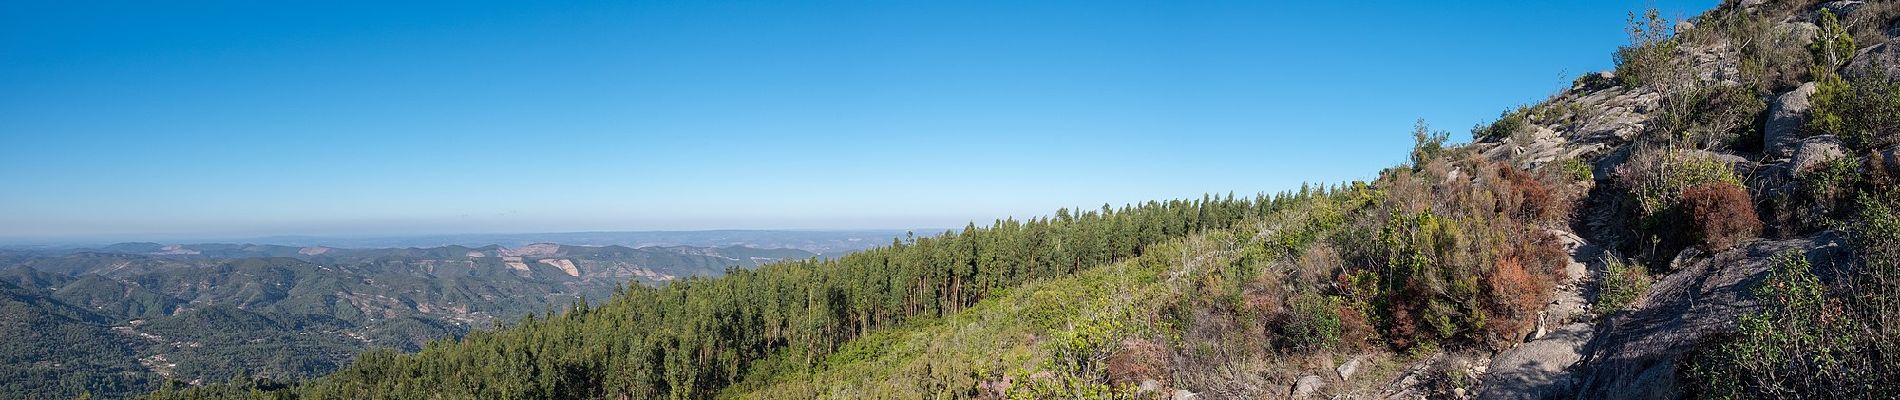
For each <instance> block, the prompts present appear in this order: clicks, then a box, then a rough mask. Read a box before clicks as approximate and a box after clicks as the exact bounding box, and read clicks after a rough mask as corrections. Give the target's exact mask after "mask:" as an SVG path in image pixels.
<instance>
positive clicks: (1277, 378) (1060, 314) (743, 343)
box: [150, 1, 1900, 399]
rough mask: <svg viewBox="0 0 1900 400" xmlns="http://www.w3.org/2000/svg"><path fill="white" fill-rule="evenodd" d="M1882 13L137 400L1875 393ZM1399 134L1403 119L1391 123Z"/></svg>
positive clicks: (1887, 133) (1888, 209)
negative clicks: (1464, 125)
mask: <svg viewBox="0 0 1900 400" xmlns="http://www.w3.org/2000/svg"><path fill="white" fill-rule="evenodd" d="M1896 20H1900V2H1891V1H1882V2H1859V1H1835V2H1826V3H1819V2H1811V1H1794V2H1763V1H1731V2H1727V3H1725V4H1722V5H1721V6H1719V7H1717V8H1716V9H1714V10H1711V11H1709V12H1707V13H1705V14H1703V15H1700V16H1697V17H1695V18H1692V19H1689V20H1687V21H1672V20H1669V19H1666V18H1663V16H1661V15H1659V14H1658V13H1655V12H1649V13H1632V14H1631V18H1630V21H1629V22H1630V25H1629V26H1630V36H1631V42H1630V44H1629V45H1627V46H1625V47H1623V48H1620V49H1618V50H1617V51H1616V53H1615V54H1614V58H1615V60H1616V62H1617V68H1616V70H1615V71H1614V72H1603V73H1592V74H1586V75H1584V76H1582V77H1580V78H1578V79H1577V80H1576V81H1575V82H1573V84H1572V85H1571V86H1570V87H1569V88H1566V89H1565V90H1562V91H1561V92H1559V93H1556V94H1554V95H1552V96H1551V97H1550V98H1548V99H1546V100H1544V101H1542V102H1538V103H1536V104H1530V105H1525V106H1521V107H1515V108H1511V109H1509V110H1507V111H1506V112H1504V113H1503V114H1502V115H1501V116H1500V118H1499V119H1498V120H1497V121H1496V122H1495V123H1492V124H1487V125H1483V126H1480V127H1477V128H1475V129H1473V131H1472V142H1471V143H1467V144H1456V145H1454V144H1451V143H1449V140H1450V134H1449V133H1447V132H1443V131H1436V130H1433V129H1431V128H1429V127H1428V126H1426V125H1425V124H1424V123H1423V122H1421V123H1419V125H1418V127H1417V129H1416V130H1415V131H1414V132H1411V137H1412V139H1413V142H1414V150H1413V151H1412V153H1411V154H1410V157H1409V160H1408V162H1406V163H1404V164H1402V165H1399V166H1396V167H1393V168H1390V169H1387V170H1384V171H1381V172H1380V173H1379V174H1378V175H1377V178H1375V179H1372V180H1369V181H1363V182H1351V183H1345V184H1340V185H1324V186H1321V187H1309V188H1305V189H1302V190H1299V191H1295V192H1289V193H1283V194H1279V195H1273V196H1252V197H1238V198H1236V197H1234V196H1231V195H1228V196H1219V197H1216V196H1207V197H1204V198H1202V199H1198V200H1174V201H1167V202H1149V203H1144V204H1138V205H1127V206H1122V207H1112V206H1107V205H1105V206H1103V207H1102V208H1101V209H1100V210H1089V211H1075V210H1059V211H1057V212H1056V214H1055V215H1054V216H1049V217H1036V218H1030V219H1027V220H1021V221H1019V220H1014V219H1004V220H998V221H995V222H993V223H991V224H989V225H987V226H976V225H974V224H972V225H971V226H969V227H966V228H965V229H962V230H958V231H954V232H946V233H943V234H939V235H935V236H925V237H917V238H909V239H906V240H899V241H897V242H894V243H892V244H891V245H890V246H888V247H883V248H878V249H874V250H870V251H865V252H861V253H856V254H853V255H850V256H846V257H842V258H838V259H835V260H823V261H821V260H804V261H789V262H780V263H774V264H770V265H765V266H763V267H760V268H758V269H755V270H747V271H733V272H732V273H730V274H727V275H725V276H722V277H716V278H711V277H708V278H699V277H695V278H686V279H679V280H675V281H672V282H670V283H668V284H665V285H660V286H657V287H644V286H632V287H628V288H626V289H624V290H621V291H619V292H618V293H616V294H615V295H614V296H613V297H611V298H609V299H607V300H605V301H604V302H600V303H598V304H585V303H574V304H572V305H571V306H569V307H565V308H563V309H562V310H559V311H558V312H552V313H547V314H542V315H539V316H537V317H532V318H525V319H522V320H520V321H518V322H513V323H510V324H507V325H506V326H505V327H502V328H498V329H494V330H481V331H475V332H470V333H469V334H468V335H466V336H465V337H463V338H461V339H459V340H441V341H435V342H431V343H430V344H429V345H427V346H426V347H425V348H423V349H422V350H421V351H420V352H417V353H414V354H399V353H396V352H391V351H379V352H371V353H367V354H365V355H363V356H361V357H359V358H358V359H357V360H356V361H355V362H353V363H351V364H350V365H349V366H347V367H344V368H342V369H341V370H339V371H338V372H336V373H334V374H331V375H328V376H325V377H322V378H317V379H311V380H303V381H296V382H276V381H271V382H234V383H230V384H222V385H209V386H200V387H190V388H171V389H167V390H163V391H160V392H157V393H154V394H152V395H150V397H151V398H157V399H169V398H224V397H254V398H313V399H335V398H391V399H406V398H674V399H692V398H722V397H725V398H767V399H778V398H1174V399H1182V398H1196V397H1197V396H1198V397H1202V398H1319V397H1348V398H1363V397H1379V398H1391V397H1398V398H1416V397H1431V398H1474V397H1475V398H1497V399H1520V398H1522V399H1538V398H1570V397H1582V398H1683V397H1688V398H1893V397H1895V396H1900V383H1896V382H1900V368H1896V367H1895V365H1900V360H1895V359H1894V358H1893V357H1894V355H1895V354H1900V349H1896V348H1895V346H1896V345H1897V344H1900V307H1896V305H1897V304H1900V286H1896V283H1895V281H1894V279H1895V276H1897V275H1900V265H1896V264H1897V263H1896V261H1897V260H1900V216H1896V215H1897V214H1896V213H1895V211H1894V209H1895V208H1896V206H1900V190H1896V184H1895V183H1896V182H1895V178H1894V177H1895V176H1900V175H1896V172H1900V171H1897V170H1896V168H1900V167H1896V166H1897V165H1900V84H1896V83H1895V82H1896V78H1900V38H1896V37H1895V36H1896V34H1900V29H1896V28H1900V26H1896V25H1895V22H1896ZM1394 136H1395V137H1397V136H1399V135H1396V134H1395V135H1394Z"/></svg>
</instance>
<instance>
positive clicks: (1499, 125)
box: [1471, 75, 1595, 141]
mask: <svg viewBox="0 0 1900 400" xmlns="http://www.w3.org/2000/svg"><path fill="white" fill-rule="evenodd" d="M1588 76H1595V75H1588ZM1529 115H1530V107H1525V106H1517V108H1515V109H1507V110H1504V112H1501V113H1498V119H1497V120H1496V121H1491V123H1490V124H1480V125H1478V126H1475V127H1472V128H1471V140H1474V141H1484V140H1491V139H1503V138H1510V137H1516V136H1517V134H1518V132H1522V131H1524V129H1525V128H1527V127H1529V126H1530V123H1529V121H1528V120H1529Z"/></svg>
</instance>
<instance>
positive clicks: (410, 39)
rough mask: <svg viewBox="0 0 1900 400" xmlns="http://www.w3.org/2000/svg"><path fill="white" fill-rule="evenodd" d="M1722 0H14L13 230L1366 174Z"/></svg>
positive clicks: (921, 208)
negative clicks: (1643, 15)
mask: <svg viewBox="0 0 1900 400" xmlns="http://www.w3.org/2000/svg"><path fill="white" fill-rule="evenodd" d="M1714 4H1715V1H1714V0H1701V1H1654V0H1651V1H1584V2H1574V1H1562V2H1559V1H1460V2H1415V1H1359V2H1316V1H1301V2H1282V1H1213V2H1172V1H1169V2H1162V1H1073V2H1033V4H1032V2H1024V1H920V2H910V1H864V2H763V1H678V2H624V1H622V2H565V1H545V2H486V1H456V2H440V3H435V4H425V2H384V1H377V2H351V1H335V2H332V1H312V2H258V1H233V2H193V1H186V2H152V1H137V2H124V3H119V2H108V1H96V2H95V1H39V0H16V1H7V2H3V3H0V149H4V153H3V154H0V237H13V238H16V239H17V238H56V237H87V236H91V237H101V236H120V237H126V236H141V235H143V236H151V237H154V238H162V237H181V236H200V237H204V236H217V235H233V236H240V235H278V234H405V233H449V232H535V231H578V230H656V229H713V228H799V229H828V228H909V227H954V226H962V225H963V224H964V223H965V222H968V221H972V220H974V221H977V222H978V223H983V222H987V221H990V220H993V219H995V218H998V217H1003V216H1012V215H1013V216H1019V217H1020V216H1029V215H1046V214H1049V213H1051V212H1053V211H1054V210H1055V209H1056V208H1058V207H1065V206H1068V207H1083V208H1096V207H1100V206H1101V204H1103V203H1113V204H1116V205H1120V204H1123V203H1129V202H1139V201H1146V200H1151V199H1168V198H1179V197H1199V196H1200V195H1201V194H1202V193H1209V192H1212V193H1227V192H1235V193H1239V194H1242V195H1247V194H1252V193H1258V192H1276V191H1281V190H1285V189H1290V188H1296V187H1298V185H1299V184H1300V183H1301V182H1303V181H1312V182H1339V181H1346V180H1352V179H1361V178H1368V177H1371V176H1372V175H1373V174H1374V173H1375V172H1376V171H1377V170H1378V169H1379V168H1382V167H1385V166H1389V165H1392V164H1395V163H1397V162H1399V161H1400V160H1402V159H1403V158H1404V157H1405V154H1406V150H1407V149H1408V148H1409V147H1410V144H1411V143H1410V137H1409V131H1410V127H1411V125H1412V123H1413V121H1414V120H1415V119H1418V118H1425V119H1426V120H1427V121H1428V122H1430V123H1431V124H1433V125H1434V126H1435V127H1438V128H1442V129H1445V130H1450V131H1452V132H1453V133H1454V135H1453V136H1454V137H1455V138H1460V139H1462V138H1464V137H1467V136H1468V135H1467V134H1466V132H1467V131H1468V130H1469V129H1470V127H1471V126H1473V125H1474V124H1477V123H1479V122H1482V121H1485V120H1488V119H1490V118H1494V117H1496V116H1497V114H1498V112H1499V111H1501V110H1503V109H1504V108H1506V107H1508V106H1511V105H1514V104H1519V103H1525V102H1531V101H1535V100H1538V99H1541V98H1543V97H1545V96H1547V95H1549V94H1551V93H1553V92H1555V91H1556V90H1558V89H1559V88H1561V87H1564V86H1566V85H1567V84H1568V82H1569V80H1570V79H1571V78H1574V77H1575V76H1576V75H1578V74H1581V73H1584V72H1589V71H1598V70H1603V69H1608V68H1610V67H1611V65H1612V64H1611V59H1610V53H1611V51H1612V50H1613V49H1614V48H1615V47H1616V46H1617V45H1619V44H1622V43H1624V42H1625V41H1626V38H1625V36H1624V34H1623V32H1622V27H1623V25H1624V19H1625V14H1626V13H1627V12H1628V11H1630V10H1635V9H1640V8H1644V7H1648V6H1654V7H1657V8H1660V9H1662V10H1663V11H1664V13H1665V15H1669V16H1687V15H1693V14H1694V13H1697V12H1700V11H1701V10H1702V9H1705V8H1708V7H1712V6H1713V5H1714Z"/></svg>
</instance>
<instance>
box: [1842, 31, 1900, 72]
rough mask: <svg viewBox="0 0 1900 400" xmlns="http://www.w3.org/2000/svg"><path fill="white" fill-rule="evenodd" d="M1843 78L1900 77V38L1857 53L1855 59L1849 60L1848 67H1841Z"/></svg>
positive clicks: (1888, 40)
mask: <svg viewBox="0 0 1900 400" xmlns="http://www.w3.org/2000/svg"><path fill="white" fill-rule="evenodd" d="M1841 76H1845V77H1848V78H1867V77H1886V78H1896V77H1900V38H1891V39H1887V41H1886V42H1882V43H1880V44H1876V45H1873V46H1872V47H1868V48H1866V49H1862V50H1861V51H1860V52H1859V53H1855V54H1854V58H1852V59H1849V60H1847V66H1846V67H1841Z"/></svg>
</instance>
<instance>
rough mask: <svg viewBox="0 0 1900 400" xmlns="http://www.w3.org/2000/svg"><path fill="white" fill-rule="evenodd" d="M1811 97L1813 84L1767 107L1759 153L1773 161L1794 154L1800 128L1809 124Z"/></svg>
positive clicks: (1805, 84) (1791, 92) (1786, 94)
mask: <svg viewBox="0 0 1900 400" xmlns="http://www.w3.org/2000/svg"><path fill="white" fill-rule="evenodd" d="M1813 95H1814V82H1808V83H1803V84H1801V87H1798V88H1795V89H1794V90H1790V91H1788V92H1787V93H1782V94H1781V95H1780V96H1776V97H1775V101H1774V102H1773V103H1770V104H1768V122H1766V123H1764V124H1763V126H1762V146H1761V148H1762V153H1764V154H1767V155H1768V156H1769V157H1776V158H1778V157H1787V156H1791V155H1793V154H1794V145H1795V142H1796V141H1798V140H1800V138H1801V126H1802V125H1806V124H1807V123H1808V107H1809V104H1808V98H1809V97H1811V96H1813Z"/></svg>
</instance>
